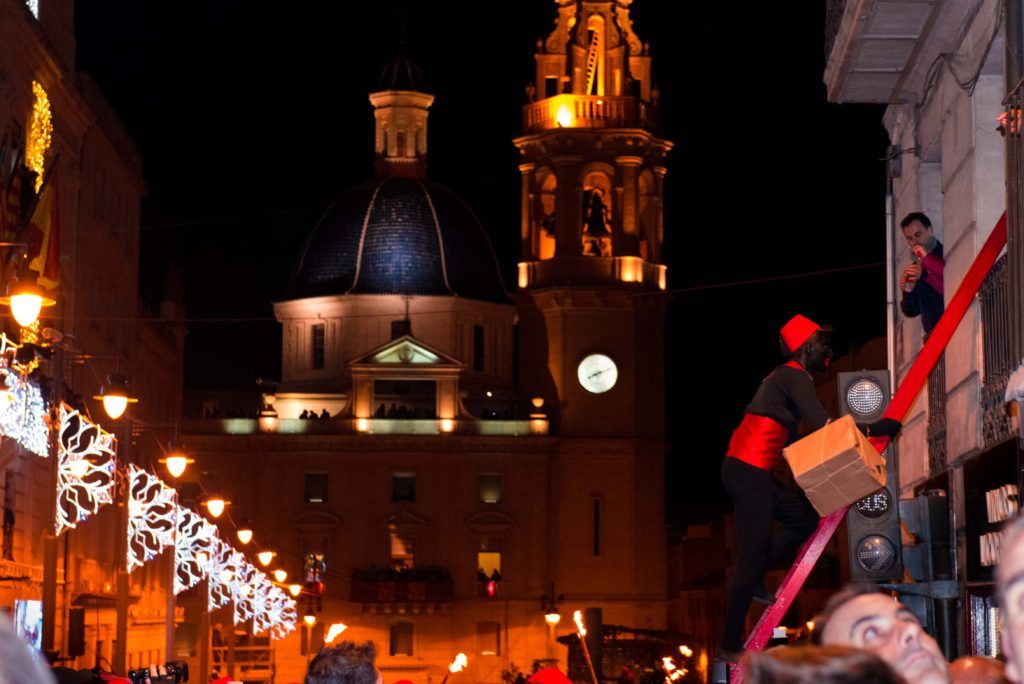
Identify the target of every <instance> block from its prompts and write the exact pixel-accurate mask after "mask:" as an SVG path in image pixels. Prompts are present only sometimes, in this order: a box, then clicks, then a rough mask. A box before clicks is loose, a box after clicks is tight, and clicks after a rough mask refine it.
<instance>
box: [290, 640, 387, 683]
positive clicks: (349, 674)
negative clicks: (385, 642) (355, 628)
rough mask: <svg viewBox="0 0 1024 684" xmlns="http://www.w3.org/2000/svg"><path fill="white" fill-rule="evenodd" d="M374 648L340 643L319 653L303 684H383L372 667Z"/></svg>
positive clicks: (348, 642) (367, 643)
mask: <svg viewBox="0 0 1024 684" xmlns="http://www.w3.org/2000/svg"><path fill="white" fill-rule="evenodd" d="M376 657H377V647H376V646H374V645H373V642H372V641H367V642H366V643H362V644H356V643H354V642H351V641H343V642H341V643H340V644H338V645H336V646H331V647H329V648H325V649H323V650H321V651H320V652H319V653H317V654H316V656H314V657H313V660H312V662H310V664H309V668H308V670H307V671H306V679H305V680H304V681H305V684H382V681H383V680H382V678H381V676H380V673H379V672H377V668H376V666H375V665H374V659H375V658H376Z"/></svg>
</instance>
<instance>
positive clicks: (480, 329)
mask: <svg viewBox="0 0 1024 684" xmlns="http://www.w3.org/2000/svg"><path fill="white" fill-rule="evenodd" d="M473 370H475V371H478V372H483V370H484V326H482V325H474V326H473Z"/></svg>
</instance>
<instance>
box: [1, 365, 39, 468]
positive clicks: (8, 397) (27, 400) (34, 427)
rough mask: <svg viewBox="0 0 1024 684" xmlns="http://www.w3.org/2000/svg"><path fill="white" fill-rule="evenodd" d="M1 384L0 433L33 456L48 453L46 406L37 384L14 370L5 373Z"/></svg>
mask: <svg viewBox="0 0 1024 684" xmlns="http://www.w3.org/2000/svg"><path fill="white" fill-rule="evenodd" d="M4 384H5V386H6V388H7V391H6V392H2V393H0V435H2V436H4V437H10V438H11V439H13V440H14V441H16V442H17V443H18V444H20V445H21V446H23V447H25V448H26V449H28V450H29V451H31V452H32V453H34V454H36V455H37V456H42V457H44V458H45V457H47V456H49V455H50V428H49V427H48V425H47V421H48V419H49V410H48V409H47V406H46V402H45V401H43V395H42V393H41V392H40V391H39V387H37V386H36V385H35V384H33V383H31V382H29V381H28V380H27V379H25V378H24V377H22V376H21V375H20V374H18V373H14V372H8V373H7V375H6V377H5V378H4Z"/></svg>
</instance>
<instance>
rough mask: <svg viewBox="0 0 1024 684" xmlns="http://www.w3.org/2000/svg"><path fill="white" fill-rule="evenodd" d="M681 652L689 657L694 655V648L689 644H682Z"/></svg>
mask: <svg viewBox="0 0 1024 684" xmlns="http://www.w3.org/2000/svg"><path fill="white" fill-rule="evenodd" d="M679 652H680V653H682V654H683V655H684V656H686V657H687V658H691V657H693V649H692V648H690V647H689V646H687V645H686V644H683V645H682V646H680V647H679Z"/></svg>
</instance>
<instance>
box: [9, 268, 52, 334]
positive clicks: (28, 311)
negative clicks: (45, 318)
mask: <svg viewBox="0 0 1024 684" xmlns="http://www.w3.org/2000/svg"><path fill="white" fill-rule="evenodd" d="M38 277H39V273H38V272H37V271H33V270H31V269H19V270H18V272H17V273H15V274H14V284H12V285H11V286H10V287H9V288H8V289H7V296H6V297H4V298H3V303H4V304H8V305H10V307H11V314H12V315H13V316H14V320H16V321H17V322H18V325H20V326H21V327H22V328H27V327H29V326H31V325H32V324H33V323H35V322H36V319H38V318H39V312H40V311H41V310H42V308H43V307H44V306H53V305H54V304H56V303H57V300H55V299H53V298H52V297H49V296H47V294H46V290H44V289H43V288H42V287H41V286H40V285H39V282H38V281H37V278H38Z"/></svg>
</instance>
